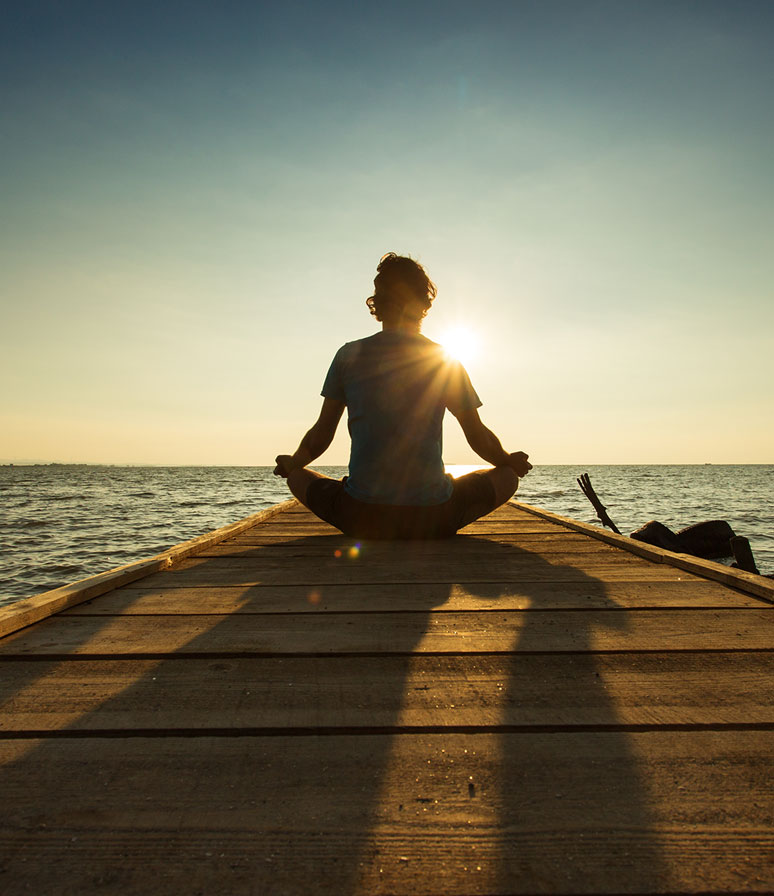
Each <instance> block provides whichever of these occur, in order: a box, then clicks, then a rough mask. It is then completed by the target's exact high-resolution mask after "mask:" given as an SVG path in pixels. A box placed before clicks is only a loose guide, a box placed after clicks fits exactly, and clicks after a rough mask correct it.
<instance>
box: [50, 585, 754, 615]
mask: <svg viewBox="0 0 774 896" xmlns="http://www.w3.org/2000/svg"><path fill="white" fill-rule="evenodd" d="M428 602H429V603H430V604H431V605H432V606H433V607H434V608H435V609H436V610H444V611H447V610H456V611H465V610H467V611H471V610H526V609H530V608H532V609H540V610H572V609H591V608H598V609H615V608H620V609H629V610H642V609H654V608H656V607H664V608H669V607H684V608H686V609H688V608H698V607H704V608H712V607H718V608H721V609H722V608H726V609H727V608H729V607H739V608H744V607H755V608H760V607H761V606H762V601H760V600H758V599H757V598H755V597H752V596H750V595H746V594H739V593H737V592H735V591H732V590H730V589H728V588H727V587H726V586H724V585H721V584H720V583H718V582H709V581H704V580H701V579H699V580H697V581H696V582H692V583H691V584H690V585H687V584H686V583H684V582H611V583H608V584H606V585H605V586H604V588H600V587H599V585H598V584H597V583H589V584H588V585H585V584H582V583H580V584H578V583H572V582H570V583H568V584H560V585H556V584H553V583H539V582H533V583H530V584H525V585H522V584H520V583H518V582H514V583H510V584H509V583H494V584H491V585H486V584H485V583H483V584H479V585H477V586H476V585H474V586H467V585H464V584H462V585H457V584H452V585H437V584H417V585H414V586H413V587H412V588H410V589H409V588H406V586H405V585H399V584H389V583H383V584H380V585H327V586H323V587H321V588H313V587H310V586H309V585H262V586H258V587H250V588H245V587H240V586H238V585H237V586H234V587H219V586H212V587H210V588H178V587H175V586H171V587H168V588H150V587H147V588H146V587H143V583H142V582H140V583H138V584H137V585H129V586H127V587H125V588H120V589H118V590H116V591H115V592H113V593H112V594H106V595H104V596H103V597H100V598H99V599H98V600H94V601H87V602H85V603H83V604H80V605H79V606H77V607H74V608H73V609H72V610H68V611H67V613H66V615H68V616H71V615H79V616H81V615H87V616H91V615H99V616H109V615H116V614H119V613H120V614H125V615H144V614H151V615H154V614H161V615H169V614H181V615H190V614H207V613H215V614H228V613H234V614H243V613H327V612H342V611H344V612H384V611H387V610H393V611H416V610H417V607H420V608H421V607H426V606H427V605H428Z"/></svg>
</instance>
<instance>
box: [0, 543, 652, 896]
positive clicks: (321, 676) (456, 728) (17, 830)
mask: <svg viewBox="0 0 774 896" xmlns="http://www.w3.org/2000/svg"><path fill="white" fill-rule="evenodd" d="M350 546H351V542H350V541H349V540H347V539H345V538H343V537H338V536H336V537H331V538H326V539H325V540H324V541H323V540H321V539H320V537H310V538H295V539H288V540H287V541H285V542H283V543H282V544H279V545H276V546H263V547H261V548H256V550H255V552H254V554H252V555H251V554H246V555H245V559H246V560H249V562H250V563H254V569H255V570H257V571H261V570H263V571H268V573H267V574H266V575H264V576H263V578H264V579H265V580H267V581H268V580H271V578H272V575H273V574H274V573H273V572H272V571H276V570H280V569H282V568H283V567H284V568H286V569H287V570H288V573H287V575H286V576H285V582H286V584H282V585H280V586H279V587H278V588H273V587H272V586H270V585H266V584H260V585H255V586H244V589H243V591H242V592H241V605H240V607H239V613H238V614H237V613H232V614H230V615H228V616H226V617H225V618H223V617H219V616H215V617H213V619H212V625H211V626H210V627H209V628H207V629H206V630H201V628H200V629H199V630H198V633H197V634H195V635H194V636H193V637H191V638H189V639H188V640H186V641H185V642H184V643H183V642H181V643H180V644H179V645H178V648H177V650H176V651H175V652H173V653H171V654H170V655H169V657H168V658H164V659H161V660H158V659H148V660H146V662H147V663H148V667H147V670H146V671H144V672H143V671H142V667H141V665H138V663H137V661H136V660H134V661H130V660H128V659H118V660H114V661H104V662H103V663H102V664H101V665H100V675H101V676H103V680H104V681H105V682H107V684H106V685H105V690H104V693H106V694H110V696H109V697H108V698H107V699H105V700H103V701H102V702H99V703H98V705H96V706H94V705H93V704H92V706H93V708H91V709H90V710H89V711H88V712H86V713H84V714H82V715H80V716H79V717H78V718H75V719H71V720H70V721H69V722H68V723H67V725H66V726H65V727H64V728H63V729H61V730H60V731H59V732H57V733H56V734H55V736H52V737H50V738H46V739H42V740H37V741H34V742H30V741H28V740H23V739H22V740H12V741H9V742H6V744H5V745H4V747H3V749H4V762H5V765H4V767H3V769H2V772H1V774H2V791H3V793H4V797H5V799H4V802H5V804H6V820H7V822H9V825H8V828H9V834H8V836H7V837H6V838H5V839H4V840H3V841H2V852H0V882H2V886H3V891H4V892H5V893H8V894H11V893H16V892H28V889H29V887H31V886H34V887H38V888H39V889H40V890H41V891H42V892H43V891H45V892H47V893H59V892H74V891H80V892H89V891H90V889H96V888H99V887H103V888H107V889H109V890H110V891H111V892H137V891H139V890H140V889H147V891H148V892H157V891H159V890H160V889H163V888H172V889H174V888H175V887H178V888H184V889H185V891H186V892H192V893H193V892H199V891H200V892H214V891H216V890H217V891H218V892H227V893H228V892H234V893H253V892H254V893H261V894H269V893H296V892H299V893H300V892H305V893H314V892H326V893H341V894H346V893H354V892H363V893H376V892H390V891H396V890H397V891H401V892H403V891H405V892H417V893H422V892H444V891H446V892H454V891H459V888H460V886H461V884H460V881H461V880H467V879H468V878H467V877H466V875H467V874H468V873H470V874H473V875H474V876H475V875H479V877H478V882H477V883H476V882H475V881H473V880H472V878H471V890H472V891H474V892H493V893H494V892H510V891H512V890H514V889H522V890H523V889H525V885H526V888H529V887H533V888H534V889H543V888H548V889H551V888H552V887H553V889H554V891H557V890H558V889H561V891H563V892H566V891H574V890H583V889H588V888H589V887H590V888H591V889H593V888H594V887H593V884H594V881H595V880H597V881H604V882H605V883H606V887H607V889H610V881H611V879H612V880H613V881H614V882H615V884H616V885H615V886H614V887H613V889H616V890H620V891H625V890H627V889H630V888H631V887H632V886H633V885H632V881H635V885H636V888H637V889H639V890H640V891H641V890H643V889H648V886H649V885H650V886H651V888H655V886H656V884H657V882H658V879H659V869H660V865H661V862H660V858H659V851H658V847H657V843H656V841H655V839H654V838H652V837H650V836H649V834H648V830H649V825H650V818H649V812H648V808H647V797H646V793H645V789H644V786H643V782H642V780H641V775H640V770H639V767H638V763H637V761H636V758H635V756H634V753H633V751H632V749H631V746H630V742H629V740H628V736H627V735H626V734H625V733H623V732H621V731H617V730H615V729H616V726H617V723H618V719H617V714H616V707H615V705H614V703H613V702H612V701H611V700H610V698H609V697H608V695H607V693H606V691H605V689H604V685H603V683H602V681H601V679H600V677H598V674H597V672H598V669H597V660H598V658H597V656H595V654H594V653H593V639H594V635H595V629H594V626H596V625H598V624H599V623H600V617H601V616H602V617H604V623H603V624H606V625H612V626H614V627H619V628H620V627H622V626H624V625H625V621H626V616H627V614H626V613H625V612H623V611H621V610H620V609H618V608H616V607H615V605H613V604H612V602H610V601H608V599H607V598H606V593H605V587H604V585H603V583H602V582H600V581H598V580H597V579H595V578H593V577H591V576H589V575H586V574H584V573H583V572H581V571H579V570H578V569H576V568H575V567H574V566H573V565H572V564H571V563H566V562H565V563H556V564H552V563H548V562H546V560H545V559H543V558H541V557H540V556H539V555H537V554H532V553H530V552H527V551H524V550H521V549H518V548H514V547H512V546H508V545H503V544H499V543H497V542H496V541H494V540H487V539H485V538H482V537H477V538H475V539H470V538H468V537H466V536H458V537H457V538H456V539H455V540H454V541H453V542H452V543H451V546H452V550H451V551H449V550H448V543H447V545H446V546H444V545H443V543H427V544H424V545H417V544H412V545H407V544H405V543H404V544H400V543H396V544H393V545H391V546H388V545H385V544H383V543H382V544H379V545H373V546H369V545H368V544H366V545H363V547H362V550H361V551H360V552H359V554H358V556H357V558H356V559H352V560H351V562H348V561H346V560H345V559H344V560H343V559H341V558H336V559H334V558H333V552H334V551H335V550H337V549H338V550H340V551H341V552H342V555H343V556H344V557H346V556H347V553H346V551H347V548H348V547H350ZM310 550H315V551H317V552H318V554H319V562H318V563H316V564H315V569H314V574H313V576H312V577H311V578H312V581H306V582H300V581H299V582H298V584H297V587H296V586H294V585H293V584H292V582H293V581H294V580H293V558H294V557H303V556H305V555H308V553H309V551H310ZM166 575H174V573H170V574H166ZM279 578H280V579H281V578H282V577H281V576H280V577H279ZM471 578H472V579H473V581H470V579H471ZM439 580H440V581H439ZM169 581H171V580H169ZM359 582H360V583H363V587H362V589H361V591H362V596H361V597H358V598H357V599H356V600H355V602H354V604H353V594H354V593H355V592H356V591H357V590H358V586H357V583H359ZM551 582H555V583H557V585H556V588H555V589H553V590H552V589H551ZM366 583H376V585H377V586H380V587H377V588H374V586H373V585H372V584H366ZM562 583H572V585H573V589H576V586H577V588H581V589H582V590H583V591H584V593H585V594H586V598H587V599H588V600H589V601H590V602H591V603H592V604H594V605H596V606H600V607H608V608H609V609H610V610H614V612H610V613H602V614H598V613H597V614H594V613H589V612H587V611H580V610H579V611H577V612H575V611H574V608H575V606H577V598H571V597H567V598H565V597H564V596H563V595H564V593H565V592H564V590H563V587H562ZM342 586H348V587H346V588H345V587H342ZM460 588H462V590H464V591H465V592H467V594H468V596H469V598H470V599H472V601H473V605H474V606H478V608H479V609H480V607H481V606H484V607H485V608H486V613H483V614H480V613H476V614H474V615H473V614H466V613H465V612H459V613H457V612H456V611H455V610H454V607H455V606H456V603H455V601H458V600H459V598H460ZM280 590H282V591H283V594H284V599H283V602H282V605H281V607H280V606H277V605H273V604H272V603H271V601H276V599H277V592H278V591H280ZM388 592H390V593H392V594H393V595H394V597H393V600H394V603H392V604H385V598H386V595H387V593H388ZM136 593H137V592H136V591H133V595H135V594H136ZM514 593H517V594H518V595H519V597H520V601H521V602H522V604H523V605H526V606H527V609H525V610H524V611H523V612H522V613H519V614H517V615H515V616H512V615H511V614H506V613H505V611H504V610H502V611H501V610H500V606H501V605H503V604H506V602H507V600H508V599H510V597H511V596H512V595H513V594H514ZM375 594H376V595H377V597H375V596H374V595H375ZM378 594H381V598H378ZM269 598H270V599H269ZM469 598H465V600H468V599H469ZM134 599H135V598H134V596H132V597H128V598H127V600H134ZM379 600H381V602H379ZM565 601H566V605H567V607H568V609H572V610H573V612H572V613H569V614H566V613H565V614H561V615H562V619H561V620H558V619H557V618H556V617H555V616H554V614H552V613H548V612H544V611H546V610H557V609H562V606H563V604H564V603H565ZM476 602H478V605H477V604H476ZM388 609H391V610H392V612H383V611H386V610H388ZM267 611H268V612H267ZM567 616H571V617H572V619H571V630H569V629H568V620H567V619H566V618H565V617H567ZM484 617H485V623H486V624H485V625H483V627H481V628H480V629H478V630H476V631H473V629H472V628H471V629H470V631H468V629H466V630H465V631H462V627H463V625H467V626H468V628H470V626H471V625H472V626H473V627H474V628H475V627H476V626H478V625H479V623H480V622H481V620H482V618H484ZM552 619H554V625H555V626H556V631H555V632H553V633H552V631H551V628H552ZM111 621H112V620H111ZM157 621H158V624H159V625H163V624H164V618H163V617H159V618H158V620H157ZM515 621H517V622H518V625H514V624H513V623H514V622H515ZM563 626H564V628H563ZM498 627H499V630H498ZM503 632H504V633H505V634H504V636H503ZM460 634H462V635H464V637H463V640H462V641H460V639H459V635H460ZM466 638H467V639H468V640H467V643H468V644H469V643H471V641H470V640H469V639H470V638H472V639H473V641H476V642H477V643H478V644H479V649H476V650H473V652H472V653H471V654H470V655H469V656H468V655H464V654H463V655H462V657H460V655H459V654H458V651H459V649H460V646H462V649H466V647H465V643H466V642H465V639H466ZM227 645H230V646H227ZM82 646H83V645H82ZM128 662H131V663H132V664H133V665H132V668H133V670H134V673H135V675H136V674H137V672H138V669H139V670H140V677H139V678H135V679H132V680H131V681H130V684H129V685H128V686H127V687H124V688H123V689H121V690H120V692H118V693H116V692H115V691H116V685H115V680H116V679H115V676H118V677H119V679H120V676H121V674H122V670H121V667H122V664H124V668H126V664H127V663H128ZM455 668H456V669H457V670H458V671H459V670H460V669H462V670H463V675H462V677H461V679H460V680H464V679H465V677H466V675H465V672H469V673H474V677H475V674H479V676H483V679H482V680H486V681H488V682H489V683H490V684H489V685H488V687H490V691H488V692H486V694H485V696H486V697H487V699H488V700H491V705H492V707H494V709H493V711H492V712H493V713H494V715H493V714H492V712H490V713H489V715H488V716H487V723H486V726H485V729H484V730H483V731H476V730H475V728H476V727H477V726H476V725H475V724H474V725H470V724H468V722H469V721H470V719H473V718H475V717H476V709H477V707H476V706H473V705H469V706H468V707H467V709H469V710H470V711H471V712H468V713H467V715H464V718H465V719H467V720H468V721H467V722H465V723H462V724H460V723H458V721H457V720H458V719H459V717H460V711H461V710H462V709H465V705H464V704H465V701H466V700H467V701H468V702H469V703H470V702H471V701H474V700H476V699H478V698H479V697H480V696H481V693H480V691H470V690H468V691H465V692H463V693H460V695H459V697H458V698H457V699H459V700H461V703H462V705H455V706H448V707H441V708H442V709H443V708H445V710H446V711H445V712H444V713H443V714H442V715H439V712H438V708H439V704H438V700H437V699H436V698H437V697H438V695H439V693H440V691H439V687H440V685H439V676H441V675H443V674H444V671H443V670H444V669H446V670H447V674H446V679H447V684H446V685H445V687H446V688H447V689H448V687H449V685H448V679H449V675H448V670H449V669H452V670H453V669H455ZM500 673H502V674H501V678H502V685H501V687H502V689H503V690H502V691H501V692H497V691H495V690H494V689H493V688H494V685H493V684H492V683H493V682H495V680H496V679H497V678H498V676H500ZM452 677H453V676H452ZM467 677H468V678H470V675H468V676H467ZM557 677H561V678H562V679H563V680H562V682H561V687H560V688H559V689H558V688H557V683H556V680H557ZM457 678H460V676H459V675H457ZM111 682H112V683H111ZM526 684H528V685H529V687H528V688H525V685H526ZM463 690H464V689H463ZM559 694H561V699H562V701H563V702H562V705H561V708H560V711H559V715H558V716H557V713H556V712H555V711H554V710H555V709H556V703H557V699H558V695H559ZM577 705H581V706H584V705H585V706H593V713H592V715H593V719H594V723H593V725H590V726H589V725H586V726H585V730H584V726H583V725H582V724H581V725H580V730H579V731H577V732H575V731H572V730H567V729H571V728H573V726H574V725H575V724H576V723H577V721H578V719H579V718H580V717H581V716H582V712H581V713H579V712H578V711H577ZM573 707H576V710H575V713H574V715H573V712H570V711H569V709H568V708H570V709H572V708H573ZM557 717H559V718H563V719H564V720H565V721H564V722H562V723H561V724H557V722H556V718H557ZM552 718H553V719H554V721H552ZM131 719H134V720H135V721H134V727H135V728H136V729H137V728H139V731H137V730H136V731H135V734H140V735H142V736H131V737H126V736H121V729H122V728H123V727H124V726H126V725H127V720H131ZM423 719H425V720H426V721H425V722H424V723H423V721H422V720H423ZM540 719H544V720H545V721H544V722H540V721H539V720H540ZM567 719H569V722H568V721H567ZM573 719H574V720H575V721H573ZM439 720H441V722H442V724H441V727H439ZM600 725H601V726H603V727H607V728H608V729H609V730H606V731H605V732H604V733H600V732H599V731H598V730H597V731H595V730H593V729H594V726H596V727H597V728H599V726H600ZM63 735H64V736H63ZM453 764H455V765H456V768H454V769H452V765H453ZM632 831H635V832H637V836H638V839H637V851H636V860H635V861H636V863H637V868H636V874H635V875H632V868H631V867H629V868H628V869H624V870H623V871H622V872H621V874H619V875H617V876H616V874H613V875H612V878H611V862H613V861H614V859H613V856H614V855H617V854H618V853H619V852H620V850H621V849H623V848H624V846H625V845H626V843H627V842H628V840H627V838H629V837H630V835H631V832H632ZM616 838H618V839H616ZM619 841H620V842H619ZM65 846H66V848H65ZM557 882H561V883H562V886H561V888H560V887H557V886H556V884H557ZM618 884H620V886H619V885H618ZM452 885H453V886H452ZM590 885H591V886H590ZM178 891H182V890H180V889H178Z"/></svg>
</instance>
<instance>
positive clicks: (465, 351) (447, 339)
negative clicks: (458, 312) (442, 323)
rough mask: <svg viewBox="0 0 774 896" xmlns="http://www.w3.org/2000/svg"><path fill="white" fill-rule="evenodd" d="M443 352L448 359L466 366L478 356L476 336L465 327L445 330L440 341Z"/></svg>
mask: <svg viewBox="0 0 774 896" xmlns="http://www.w3.org/2000/svg"><path fill="white" fill-rule="evenodd" d="M440 343H441V345H442V346H443V350H444V351H445V352H446V354H447V355H448V356H449V357H450V358H454V360H455V361H461V362H462V363H463V364H468V363H470V361H472V360H473V359H474V358H476V356H477V355H478V349H479V345H478V336H477V335H476V334H475V333H474V332H473V331H472V330H469V329H468V328H467V327H454V328H452V329H450V330H447V331H446V332H445V333H444V334H443V335H442V336H441V339H440Z"/></svg>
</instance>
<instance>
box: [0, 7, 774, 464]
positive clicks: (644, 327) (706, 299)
mask: <svg viewBox="0 0 774 896" xmlns="http://www.w3.org/2000/svg"><path fill="white" fill-rule="evenodd" d="M773 38H774V3H771V2H768V0H760V2H754V0H728V2H713V0H690V2H686V0H667V2H648V0H641V2H636V0H602V2H591V0H589V2H586V0H573V2H553V0H536V2H519V0H510V2H486V0H483V2H478V3H475V4H474V3H470V2H464V3H462V2H460V3H458V2H454V0H444V2H437V3H423V2H421V0H416V2H411V3H402V2H393V3H390V4H379V5H377V4H371V3H359V2H348V3H345V2H335V0H328V2H325V3H309V2H305V3H296V2H283V3H272V4H269V3H263V2H249V3H248V2H244V3H235V2H222V0H221V2H219V3H217V4H216V3H212V2H209V3H198V2H195V0H186V2H164V3H145V2H131V3H129V2H122V0H117V2H111V3H105V2H91V3H80V2H77V0H75V2H67V3H59V2H49V3H39V2H35V0H25V2H13V0H12V2H11V3H10V5H9V6H6V7H5V12H4V17H3V29H2V36H1V37H0V103H1V106H2V108H0V113H1V114H0V150H1V152H2V159H3V164H2V166H0V195H2V207H3V212H2V216H0V230H1V231H2V233H1V239H0V302H1V305H0V373H1V374H2V401H1V402H0V460H2V461H16V462H18V461H24V460H43V461H63V462H66V461H81V462H107V463H163V464H190V463H194V464H197V463H201V464H268V463H271V462H272V460H273V458H274V456H275V454H277V453H280V452H283V453H290V452H292V451H293V450H294V449H295V447H296V445H297V443H298V441H299V439H300V437H301V436H302V434H303V432H304V431H305V429H306V428H307V427H308V426H309V425H310V424H311V423H312V422H313V421H314V419H315V417H316V415H317V412H318V409H319V405H320V402H321V399H320V397H319V391H320V387H321V385H322V381H323V378H324V375H325V372H326V370H327V367H328V364H329V363H330V360H331V358H332V356H333V354H334V352H335V350H336V349H337V348H338V346H339V345H340V344H341V343H342V342H345V341H347V340H351V339H356V338H359V337H361V336H366V335H368V334H370V333H372V332H374V331H375V329H376V328H377V327H378V325H377V324H375V322H374V321H373V319H372V318H371V317H370V316H369V314H368V311H367V309H366V307H365V304H364V300H365V298H366V297H367V296H368V295H370V294H371V286H372V280H373V276H374V273H375V267H376V264H377V262H378V260H379V258H380V256H381V255H382V254H383V253H385V252H387V251H390V250H394V251H396V252H399V253H405V254H410V255H412V256H413V257H415V258H417V259H418V260H419V261H421V262H422V263H423V264H424V265H425V266H426V268H427V270H428V273H429V274H430V276H431V277H432V278H433V279H434V280H435V281H436V283H437V285H438V298H437V300H436V304H435V306H434V308H433V310H432V311H431V313H430V315H429V317H428V319H427V321H426V324H425V328H424V332H425V333H426V334H427V335H428V336H430V337H431V338H437V339H440V337H441V336H442V334H443V332H444V331H445V330H446V329H448V328H449V327H450V326H460V327H466V328H468V329H469V330H471V331H473V332H475V334H476V337H477V339H478V343H479V347H480V350H479V353H478V356H477V357H475V358H473V359H472V360H471V361H470V362H469V363H468V369H469V372H470V374H471V377H472V379H473V382H474V384H475V386H476V388H477V391H478V392H479V394H480V396H481V398H482V400H483V402H484V406H483V408H482V409H481V414H482V418H483V419H484V421H485V422H486V423H487V424H488V425H489V426H490V427H491V428H492V429H494V430H495V431H496V432H497V433H498V434H499V435H500V437H501V438H502V440H503V443H504V445H505V447H506V448H507V449H508V450H517V449H523V450H526V451H528V452H529V453H530V455H531V458H532V460H533V461H534V462H535V463H629V462H631V463H679V462H685V463H691V462H696V463H702V462H708V461H709V462H716V463H721V462H728V463H756V462H761V463H770V462H774V400H773V398H772V393H773V390H772V384H774V376H773V375H772V374H773V373H774V360H773V357H774V301H772V292H773V287H772V284H774V247H773V246H772V234H773V233H774V202H773V201H772V198H773V193H774V190H773V189H772V187H773V162H774V139H772V138H773V137H774V117H773V115H772V112H773V111H774V109H773V105H774V103H773V101H772V96H774V89H773V88H774V83H773V82H774V79H773V77H772V76H773V75H774V54H772V53H771V47H772V39H773ZM451 424H454V421H453V420H452V421H451ZM455 426H456V424H454V425H450V426H449V427H448V428H447V435H446V452H445V456H446V460H447V461H448V462H450V463H454V462H457V463H465V462H469V461H472V460H474V457H473V455H472V454H471V453H470V451H469V450H468V449H467V447H466V446H465V445H464V443H463V441H462V440H461V438H460V436H459V435H458V434H457V431H456V429H455ZM347 453H348V446H347V439H346V427H345V426H344V425H343V424H342V426H341V431H340V434H339V436H337V439H336V441H335V442H334V445H333V447H332V448H331V449H330V451H329V452H328V453H327V454H326V455H325V456H324V457H323V458H322V459H321V463H326V462H327V463H332V464H335V463H345V462H346V459H347Z"/></svg>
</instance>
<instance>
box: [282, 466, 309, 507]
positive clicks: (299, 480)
mask: <svg viewBox="0 0 774 896" xmlns="http://www.w3.org/2000/svg"><path fill="white" fill-rule="evenodd" d="M315 478H316V477H315V476H314V474H313V473H312V472H311V470H307V469H305V468H304V467H298V468H297V469H295V470H292V471H291V472H290V473H289V474H288V478H287V483H288V488H289V489H290V493H291V494H292V495H293V497H294V498H296V499H297V500H299V501H300V502H301V503H302V504H304V505H305V504H306V490H307V489H308V488H309V485H310V483H312V482H314V480H315Z"/></svg>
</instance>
